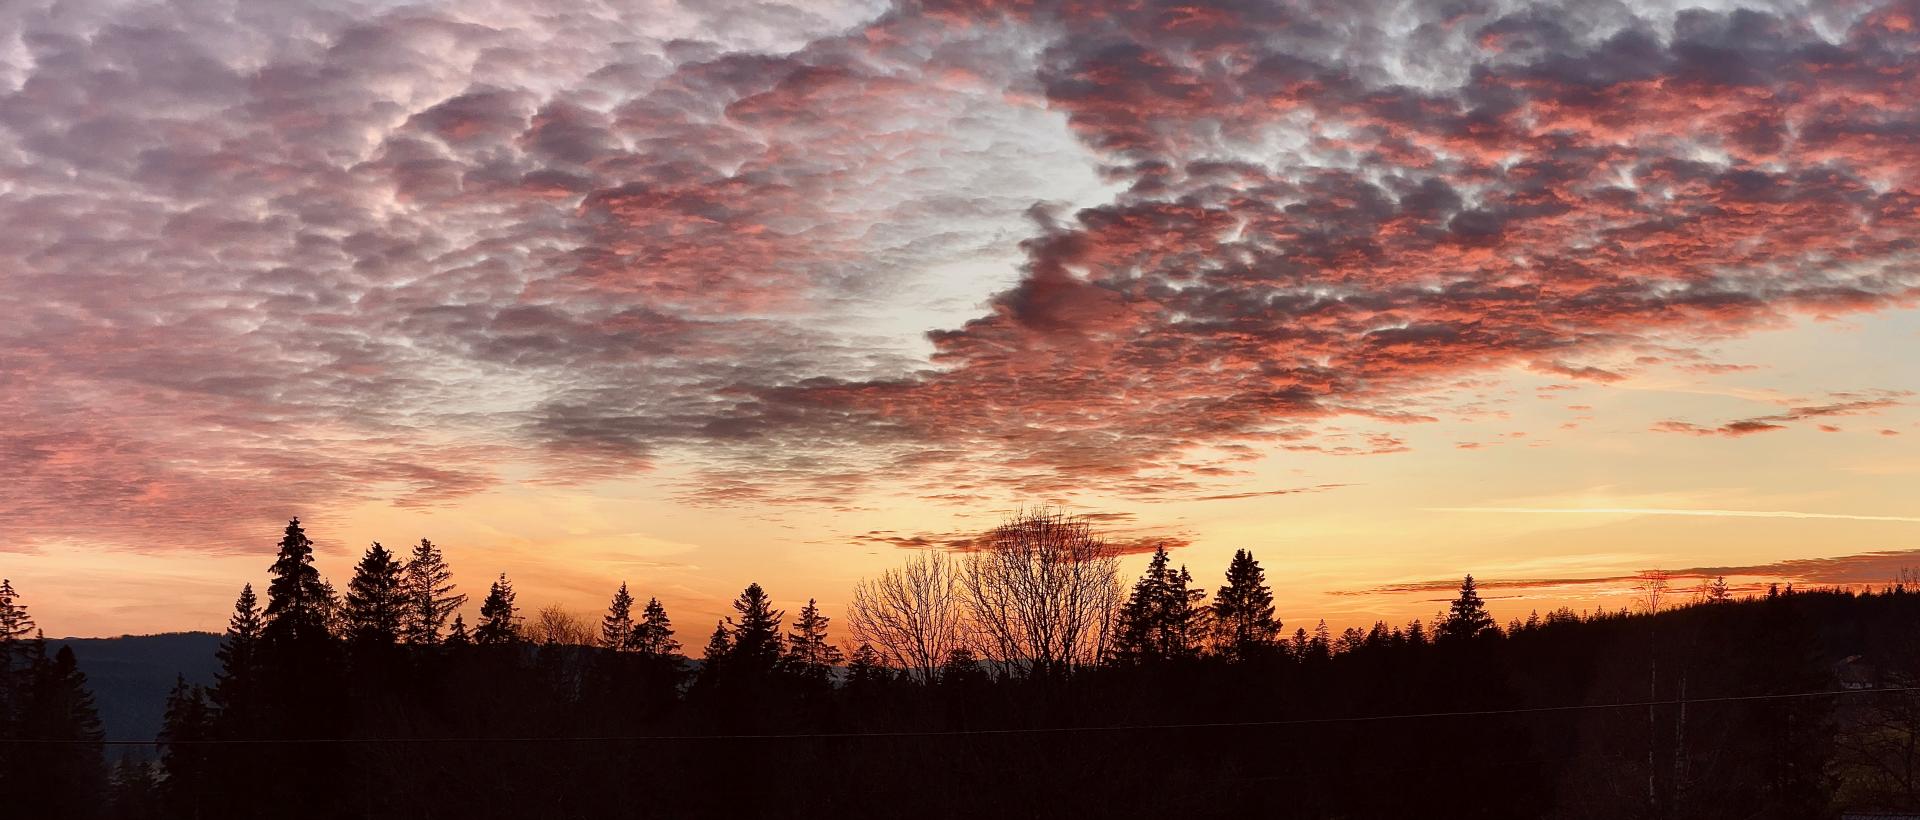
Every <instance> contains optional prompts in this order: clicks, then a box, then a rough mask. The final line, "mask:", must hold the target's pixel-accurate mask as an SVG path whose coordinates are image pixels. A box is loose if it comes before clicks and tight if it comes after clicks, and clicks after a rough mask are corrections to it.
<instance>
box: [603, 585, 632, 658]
mask: <svg viewBox="0 0 1920 820" xmlns="http://www.w3.org/2000/svg"><path fill="white" fill-rule="evenodd" d="M633 633H634V627H633V594H632V593H630V592H628V591H627V583H626V582H625V581H622V582H620V589H619V590H618V591H616V592H614V593H613V601H612V602H611V603H609V604H607V614H606V616H605V617H603V618H601V619H600V645H601V646H604V647H606V648H608V649H611V650H613V651H615V652H625V651H629V650H632V649H633V648H634V643H635V641H634V637H633Z"/></svg>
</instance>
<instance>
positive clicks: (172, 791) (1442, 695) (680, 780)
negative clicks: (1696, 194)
mask: <svg viewBox="0 0 1920 820" xmlns="http://www.w3.org/2000/svg"><path fill="white" fill-rule="evenodd" d="M296 530H297V525H294V526H291V527H289V533H288V535H287V537H286V540H284V541H283V543H282V556H281V560H279V561H277V562H276V563H275V565H274V569H273V573H274V577H273V579H272V581H273V583H272V584H271V585H270V586H269V589H270V598H271V600H269V601H268V602H266V603H264V604H263V603H262V602H260V601H258V600H257V599H256V598H255V597H254V595H253V594H252V592H251V588H249V590H248V591H247V593H245V594H243V596H242V598H241V600H240V601H239V602H238V604H237V605H236V611H235V613H234V616H233V619H232V624H231V627H230V629H229V631H228V634H227V637H226V641H225V644H224V645H223V649H222V654H221V661H222V666H223V669H222V672H221V675H220V678H219V681H218V683H217V684H215V685H214V686H213V687H210V688H204V689H203V688H201V687H195V686H190V685H187V684H185V683H184V682H183V683H182V684H181V685H180V686H179V687H178V688H176V690H175V692H174V693H173V695H172V697H171V698H170V699H169V703H168V710H167V721H166V729H165V731H164V733H163V736H162V738H161V743H160V744H158V747H157V749H156V750H155V753H154V754H152V755H151V756H145V757H143V756H141V755H138V754H134V755H129V756H128V758H127V759H126V760H125V761H123V762H120V763H118V764H116V765H114V766H112V767H109V766H107V765H106V763H105V757H106V756H105V755H104V754H103V749H102V748H101V747H100V746H99V745H97V744H98V741H99V740H100V736H99V729H98V724H97V721H96V720H95V719H94V717H93V712H92V705H91V703H90V702H89V701H88V699H87V696H86V689H85V684H84V679H83V678H81V677H80V676H79V674H78V672H77V671H76V670H75V668H74V665H73V662H72V657H71V655H70V653H69V654H62V655H60V656H58V657H47V656H46V655H45V654H44V652H43V651H40V650H38V649H37V647H38V645H39V643H38V641H37V639H35V638H34V637H31V636H29V635H28V634H27V633H26V631H25V627H23V626H22V623H24V624H26V625H28V626H30V623H31V622H30V621H26V620H24V609H23V608H21V607H19V606H18V605H16V604H15V603H14V602H13V601H12V600H11V597H10V595H11V590H10V588H8V590H7V592H8V595H9V598H8V601H7V606H8V607H11V608H12V610H11V611H13V612H15V613H16V615H17V617H15V616H12V615H6V614H5V613H0V616H4V617H0V620H5V618H12V620H11V621H8V623H10V624H11V625H10V626H8V627H7V628H8V629H9V630H10V632H9V634H7V635H5V636H4V637H5V647H6V648H5V651H6V653H7V654H6V658H7V665H6V678H5V687H4V689H0V693H3V694H4V697H5V700H4V701H0V704H4V706H5V712H4V713H0V714H3V715H4V717H5V719H6V727H5V728H6V734H5V737H6V738H7V739H9V740H10V741H15V742H10V743H5V744H0V754H4V755H5V757H4V759H0V764H3V765H0V795H4V798H0V799H4V800H5V801H6V805H5V806H4V808H5V809H6V810H5V811H0V815H3V816H6V817H9V818H13V817H18V818H29V819H30V820H31V819H32V818H105V817H113V818H130V819H131V818H211V819H221V818H276V819H278V818H350V817H351V818H602V817H669V818H671V817H694V818H697V817H719V816H726V817H823V818H824V817H901V816H915V817H969V818H971V817H994V816H1009V817H1060V816H1081V815H1084V816H1103V815H1104V816H1117V817H1139V816H1149V815H1164V816H1179V817H1315V818H1318V817H1324V818H1373V817H1416V816H1437V817H1494V818H1504V817H1564V818H1622V817H1626V818H1633V817H1645V818H1717V817H1728V818H1733V817H1740V818H1754V817H1758V818H1808V817H1834V816H1838V814H1839V813H1840V812H1841V811H1842V810H1843V809H1848V810H1862V809H1912V808H1914V807H1916V806H1920V758H1917V756H1916V753H1915V752H1916V749H1920V693H1915V692H1904V691H1899V690H1900V688H1901V687H1906V686H1913V685H1916V682H1920V629H1916V627H1917V626H1920V594H1915V593H1912V592H1908V591H1906V590H1904V589H1900V588H1895V589H1890V590H1886V591H1883V592H1879V593H1873V594H1853V593H1847V592H1837V591H1821V592H1805V591H1802V592H1799V593H1793V592H1791V591H1787V592H1776V593H1772V594H1769V595H1767V596H1766V597H1763V598H1754V599H1748V600H1731V599H1730V598H1729V597H1728V596H1727V595H1725V594H1724V590H1721V591H1719V592H1716V593H1715V594H1714V595H1713V596H1712V597H1710V598H1708V599H1706V600H1703V601H1702V602H1699V603H1695V604H1693V605H1690V606H1683V607H1679V608H1674V609H1667V610H1665V611H1661V612H1658V613H1657V614H1651V615H1645V614H1643V615H1627V614H1625V613H1611V614H1602V615H1596V616H1585V617H1583V616H1579V615H1576V614H1573V613H1571V612H1566V611H1562V612H1558V613H1553V614H1551V615H1549V616H1547V617H1545V618H1537V617H1536V618H1529V619H1528V620H1527V621H1525V622H1519V623H1516V624H1512V625H1510V626H1509V627H1508V628H1506V629H1504V630H1503V629H1501V628H1499V627H1497V626H1494V625H1493V624H1492V623H1491V622H1490V621H1489V620H1487V619H1486V618H1485V617H1484V615H1485V613H1484V610H1483V609H1482V608H1480V607H1479V606H1478V602H1477V599H1475V598H1474V596H1473V595H1472V593H1471V590H1470V589H1469V590H1466V591H1464V592H1463V594H1462V596H1461V599H1462V602H1461V603H1460V604H1457V605H1456V606H1455V608H1454V611H1453V612H1452V613H1451V614H1450V615H1449V616H1447V617H1446V618H1445V619H1444V620H1443V621H1442V622H1441V623H1438V624H1434V625H1432V626H1431V627H1430V628H1429V627H1420V626H1418V625H1416V626H1414V628H1409V629H1391V628H1387V627H1385V626H1381V627H1377V628H1376V629H1374V630H1373V631H1372V632H1370V633H1363V632H1359V631H1350V632H1349V633H1347V634H1346V635H1343V636H1326V635H1323V636H1321V637H1317V638H1316V637H1313V636H1310V635H1309V634H1308V633H1306V632H1304V631H1301V632H1299V633H1297V640H1295V641H1286V640H1277V639H1274V638H1275V637H1276V636H1275V635H1274V634H1272V633H1274V632H1275V630H1273V629H1271V628H1270V627H1271V625H1270V624H1267V623H1266V622H1265V618H1266V617H1267V616H1266V614H1265V613H1267V611H1268V606H1267V603H1268V600H1269V599H1264V598H1262V597H1261V595H1260V594H1258V592H1257V591H1249V592H1248V594H1244V595H1239V596H1237V597H1236V596H1227V597H1228V599H1229V600H1230V601H1237V602H1238V603H1235V604H1233V606H1235V607H1239V609H1238V610H1234V609H1233V607H1227V608H1225V609H1223V610H1221V613H1222V614H1221V615H1220V618H1221V620H1222V621H1223V622H1230V621H1232V617H1229V616H1235V614H1236V612H1238V613H1239V615H1240V616H1241V620H1242V622H1243V623H1241V624H1240V626H1238V627H1235V628H1232V629H1225V630H1224V634H1225V635H1226V637H1225V638H1223V639H1221V640H1219V641H1216V642H1215V643H1213V644H1210V645H1209V646H1208V647H1207V648H1206V649H1205V651H1200V650H1198V649H1195V648H1194V646H1195V644H1193V643H1187V642H1184V641H1183V640H1182V639H1178V638H1168V637H1166V636H1167V635H1170V634H1171V635H1177V634H1179V630H1178V629H1175V630H1172V631H1169V630H1168V629H1167V628H1166V625H1167V624H1173V625H1174V626H1176V627H1180V628H1181V629H1184V626H1183V625H1184V624H1185V623H1186V620H1185V619H1186V618H1189V617H1197V616H1195V615H1194V613H1193V612H1192V609H1193V608H1192V607H1190V606H1188V604H1187V603H1186V601H1188V600H1197V596H1191V595H1187V594H1186V593H1183V592H1181V591H1180V590H1182V589H1184V588H1185V584H1186V579H1184V578H1182V577H1181V576H1183V575H1184V574H1185V573H1184V570H1181V571H1178V572H1176V571H1173V570H1171V569H1169V568H1167V567H1165V566H1164V563H1165V562H1164V561H1161V560H1158V559H1156V562H1155V566H1154V569H1152V570H1150V574H1149V579H1148V580H1147V581H1143V583H1142V584H1141V585H1137V586H1136V594H1135V595H1134V596H1133V599H1132V600H1131V601H1130V602H1129V604H1128V607H1127V609H1126V611H1125V612H1124V613H1122V614H1123V618H1122V623H1121V626H1120V628H1121V629H1122V630H1123V631H1124V630H1131V631H1132V634H1133V637H1132V638H1130V639H1127V640H1123V641H1121V642H1120V646H1119V647H1118V648H1116V649H1115V650H1114V651H1113V653H1112V655H1111V658H1112V659H1111V660H1110V661H1109V662H1106V663H1102V664H1099V665H1089V666H1084V667H1079V668H1075V669H1073V670H1070V671H1061V670H1053V671H1034V670H1029V673H1027V674H1021V673H1020V672H1021V671H1022V670H1019V669H1011V668H1009V667H1007V666H1005V665H997V664H993V663H986V662H980V661H976V660H974V659H973V656H972V655H971V654H970V653H968V652H967V651H965V650H961V651H958V652H956V653H954V654H953V655H952V656H951V657H949V659H948V662H947V663H946V664H944V665H943V666H941V667H940V668H939V670H938V673H937V674H933V675H924V676H919V677H914V676H908V675H903V674H896V673H894V672H892V671H890V670H889V669H887V668H885V667H883V666H880V665H878V664H877V663H876V659H877V657H878V656H877V655H876V653H874V652H873V651H872V649H871V648H870V647H861V648H858V649H856V650H855V651H853V652H852V653H851V654H850V656H849V657H847V658H846V659H844V661H843V660H842V659H841V658H840V657H839V652H838V650H836V649H833V647H832V646H831V645H830V644H828V643H826V641H825V634H826V630H827V628H828V624H827V619H826V618H825V617H823V616H821V615H820V614H819V612H818V611H817V609H815V608H814V607H812V606H811V605H810V606H809V607H808V608H807V610H806V611H805V612H803V613H802V615H801V616H800V617H798V618H796V619H795V621H794V622H791V623H789V624H788V626H787V627H786V628H785V630H784V631H783V627H782V625H781V624H782V619H783V613H781V612H780V611H778V610H774V609H772V607H771V606H770V604H769V599H768V597H767V596H766V594H765V593H764V591H762V590H760V589H759V587H758V586H757V585H756V586H753V587H750V588H749V589H748V590H747V591H746V592H745V593H743V594H742V596H741V598H740V600H739V601H738V602H737V603H736V605H735V607H736V610H737V615H736V616H735V617H734V618H732V619H730V620H729V621H728V622H725V623H722V624H721V625H720V626H719V627H718V628H717V629H716V630H715V632H714V635H713V639H712V640H711V641H710V642H709V643H708V645H707V647H706V651H705V657H704V659H703V661H700V662H695V661H690V660H688V659H686V658H684V657H683V656H681V655H680V654H679V652H678V649H679V642H678V641H675V640H674V639H673V637H672V631H671V626H670V622H669V621H668V620H667V617H666V614H665V610H664V608H663V607H661V606H660V605H659V603H658V601H650V602H649V604H648V605H647V607H646V608H645V611H644V613H643V614H642V615H641V616H640V617H639V618H638V619H635V617H634V615H633V610H634V608H635V607H636V604H637V602H636V601H634V600H633V598H632V596H631V595H630V594H629V593H628V592H627V591H626V589H625V588H624V587H623V588H622V589H621V590H620V591H619V592H618V593H617V594H616V596H615V600H614V603H613V605H612V606H611V607H610V609H609V615H608V619H607V621H606V622H605V623H603V624H602V625H600V628H599V629H598V630H597V632H598V636H597V637H593V638H591V640H592V641H593V642H594V643H598V644H600V645H599V646H585V645H565V644H561V643H558V642H548V643H534V642H530V641H527V640H525V639H524V638H523V637H521V636H522V632H521V627H520V624H519V622H518V621H517V620H516V619H517V617H518V616H517V615H516V614H515V613H516V611H517V610H516V608H515V604H514V596H513V592H512V588H511V583H510V582H509V581H508V580H507V579H505V578H504V577H502V578H501V579H499V580H497V581H495V582H493V583H492V585H491V588H490V590H489V595H488V600H487V603H486V605H485V606H483V607H482V609H481V611H482V612H483V613H484V614H483V617H482V619H481V621H480V622H479V623H478V625H477V626H476V627H475V628H474V629H473V630H472V631H471V633H469V631H468V630H467V629H466V627H465V624H464V622H462V621H457V620H456V621H454V622H451V623H448V622H446V620H445V616H446V615H447V614H449V613H450V612H451V611H452V608H450V607H439V608H436V607H435V605H433V604H432V603H431V600H430V599H432V598H434V596H438V597H439V599H441V600H446V599H447V598H448V595H449V591H448V588H447V587H446V586H445V584H444V583H441V581H444V578H442V579H441V580H440V581H435V582H432V583H428V584H426V585H425V587H424V588H426V589H428V590H429V591H428V592H425V593H420V592H418V591H417V590H416V589H415V587H414V586H411V585H409V584H407V583H406V582H405V580H404V579H405V578H406V577H407V573H406V571H405V568H403V567H400V566H399V565H398V564H396V563H395V562H393V561H392V559H391V555H390V554H384V553H385V551H384V550H381V551H380V553H383V554H376V555H374V557H373V558H372V559H371V560H370V561H369V562H366V563H365V564H364V565H363V567H362V570H363V572H362V574H363V575H366V576H367V577H365V578H362V579H359V580H358V581H356V583H355V584H353V585H351V586H350V591H349V593H348V595H347V596H345V598H344V602H343V603H340V604H333V603H329V601H328V599H329V597H330V596H329V593H328V592H327V590H326V585H325V583H324V582H323V581H320V580H319V579H318V576H317V575H314V574H312V573H311V567H310V564H309V562H308V561H309V559H308V556H309V555H310V552H309V551H308V547H307V545H305V544H304V543H303V541H304V534H303V533H299V532H297V531H296ZM432 560H434V561H437V560H438V559H437V558H433V559H432ZM1237 561H1238V559H1237ZM1240 563H1242V564H1244V566H1241V567H1240V570H1241V571H1240V572H1239V575H1240V576H1241V577H1242V578H1243V579H1250V578H1255V577H1257V566H1255V565H1253V564H1252V561H1251V558H1250V556H1249V557H1248V558H1247V559H1246V560H1245V561H1243V562H1240ZM1155 573H1157V575H1156V574H1155ZM1152 578H1159V579H1162V581H1165V582H1166V583H1165V584H1163V585H1162V587H1161V588H1155V587H1154V584H1155V583H1158V582H1156V581H1153V580H1152ZM1247 586H1249V588H1251V586H1252V584H1251V582H1249V583H1248V584H1247ZM1169 589H1171V590H1173V591H1172V592H1171V593H1169V592H1167V590H1169ZM410 590H412V591H410ZM408 596H413V597H411V598H409V597H408ZM396 601H397V605H396ZM1155 601H1158V602H1159V603H1158V604H1156V603H1154V602H1155ZM409 602H412V603H417V604H419V605H418V606H410V605H408V604H409ZM1155 607H1158V609H1156V608H1155ZM334 609H340V610H341V611H333V610H334ZM409 612H419V613H424V614H423V615H421V616H420V617H419V618H413V617H411V616H409V615H407V614H406V613H409ZM1154 612H1161V613H1163V614H1164V613H1173V614H1172V615H1166V616H1165V617H1162V616H1157V615H1154V614H1153V613H1154ZM1247 612H1252V613H1254V616H1255V617H1252V619H1251V621H1249V620H1248V619H1247V617H1246V616H1245V613H1247ZM422 619H424V620H425V621H426V622H427V623H424V624H423V623H422V622H421V620H422ZM1156 619H1157V620H1156ZM1247 623H1255V624H1256V626H1258V628H1252V627H1248V626H1247V625H1246V624H1247ZM1156 624H1157V626H1156ZM443 626H444V627H448V628H447V629H444V630H443V629H442V628H441V627H443ZM409 634H411V635H413V636H414V637H413V638H411V639H406V638H400V637H396V636H406V635H409ZM1429 634H1431V635H1432V636H1433V637H1432V638H1429V637H1428V635H1429ZM1122 637H1125V636H1124V635H1123V636H1122ZM1196 640H1197V639H1196ZM1154 647H1159V649H1154ZM842 664H843V665H842ZM923 677H931V680H930V681H926V680H922V678H923ZM1772 696H1785V697H1772ZM1649 702H1652V705H1649ZM1623 704H1624V705H1623ZM20 740H57V741H61V742H60V743H55V744H45V745H32V744H25V743H19V742H17V741H20ZM110 768H111V774H109V769H110ZM109 780H111V782H112V786H111V787H110V788H109V787H107V786H106V785H105V784H106V783H107V782H108V781H109Z"/></svg>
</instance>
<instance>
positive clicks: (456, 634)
mask: <svg viewBox="0 0 1920 820" xmlns="http://www.w3.org/2000/svg"><path fill="white" fill-rule="evenodd" d="M446 644H447V646H472V645H473V636H471V635H469V634H468V633H467V618H466V616H464V615H455V616H453V626H451V627H448V628H447V641H446Z"/></svg>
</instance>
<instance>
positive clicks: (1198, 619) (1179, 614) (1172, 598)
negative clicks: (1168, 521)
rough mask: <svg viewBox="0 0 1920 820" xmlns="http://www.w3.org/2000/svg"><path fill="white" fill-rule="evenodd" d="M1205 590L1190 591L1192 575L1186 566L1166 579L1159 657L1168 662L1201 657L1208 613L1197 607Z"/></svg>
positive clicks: (1203, 596)
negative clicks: (1164, 658) (1173, 659)
mask: <svg viewBox="0 0 1920 820" xmlns="http://www.w3.org/2000/svg"><path fill="white" fill-rule="evenodd" d="M1206 597H1207V591H1206V590H1204V589H1194V588H1193V574H1192V573H1190V572H1188V571H1187V568H1186V566H1185V565H1182V566H1181V567H1180V571H1179V572H1175V573H1171V574H1169V575H1168V576H1167V587H1166V600H1165V601H1164V602H1163V603H1162V604H1161V606H1162V608H1163V613H1164V614H1163V615H1161V628H1160V636H1161V637H1160V653H1161V654H1162V655H1164V656H1166V657H1168V658H1176V659H1178V658H1191V657H1194V656H1195V655H1198V654H1199V653H1200V643H1201V639H1202V636H1204V635H1205V634H1206V629H1207V617H1208V614H1209V613H1208V610H1207V609H1206V608H1205V607H1203V606H1201V605H1200V602H1201V601H1202V600H1204V599H1205V598H1206Z"/></svg>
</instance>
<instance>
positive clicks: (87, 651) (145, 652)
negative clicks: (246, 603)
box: [47, 632, 220, 740]
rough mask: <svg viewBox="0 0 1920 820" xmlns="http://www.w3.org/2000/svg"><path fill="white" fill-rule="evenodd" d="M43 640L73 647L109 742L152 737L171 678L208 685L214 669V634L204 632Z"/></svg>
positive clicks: (54, 647) (50, 645)
mask: <svg viewBox="0 0 1920 820" xmlns="http://www.w3.org/2000/svg"><path fill="white" fill-rule="evenodd" d="M47 644H48V650H47V651H49V652H53V651H57V650H58V649H59V648H60V647H62V646H71V647H73V654H74V657H75V658H77V659H78V660H79V661H80V671H82V672H85V673H86V675H87V684H88V686H89V688H91V689H92V690H93V698H94V702H95V703H97V704H98V705H99V707H100V722H101V723H103V724H105V726H106V731H107V737H108V738H109V739H113V740H149V739H152V738H154V737H156V736H158V735H159V733H160V721H161V718H162V717H163V716H164V715H165V714H166V706H167V692H168V691H170V690H172V689H173V684H174V681H175V680H177V679H178V678H179V677H181V676H185V677H186V679H187V681H188V682H189V683H199V684H211V683H213V677H214V673H215V672H216V671H218V670H219V664H218V663H217V662H216V661H215V660H214V652H215V651H216V650H218V649H219V647H220V636H219V635H214V634H211V633H207V632H174V633H168V634H165V635H122V636H120V637H118V638H60V639H51V640H48V641H47Z"/></svg>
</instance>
